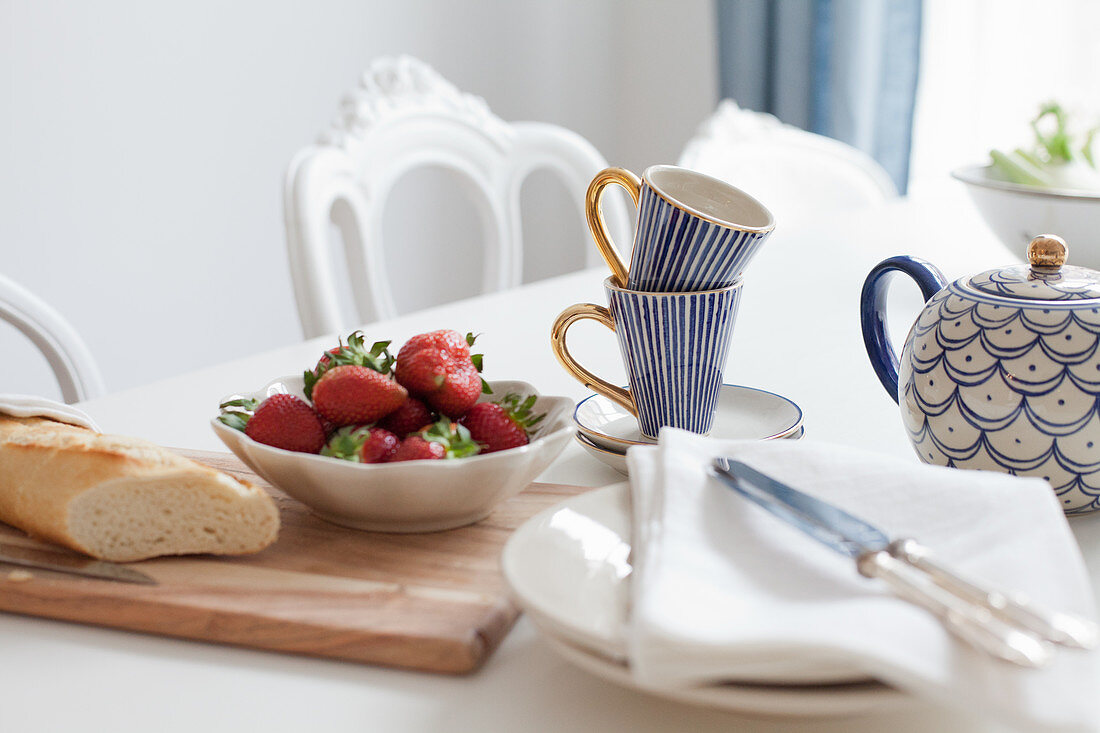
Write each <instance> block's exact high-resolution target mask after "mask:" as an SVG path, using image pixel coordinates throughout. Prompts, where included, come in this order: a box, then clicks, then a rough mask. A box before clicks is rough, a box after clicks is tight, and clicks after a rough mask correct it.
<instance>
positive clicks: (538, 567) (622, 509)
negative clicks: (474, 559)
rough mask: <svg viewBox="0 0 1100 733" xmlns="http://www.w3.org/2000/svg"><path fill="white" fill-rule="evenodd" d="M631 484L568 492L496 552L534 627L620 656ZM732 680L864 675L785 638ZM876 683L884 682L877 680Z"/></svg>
mask: <svg viewBox="0 0 1100 733" xmlns="http://www.w3.org/2000/svg"><path fill="white" fill-rule="evenodd" d="M630 516H631V512H630V485H629V484H628V483H625V482H624V483H620V484H613V485H612V486H608V487H605V488H603V489H597V490H594V491H590V492H588V493H586V494H581V495H579V496H575V497H572V498H570V499H567V500H566V501H563V502H561V503H560V504H558V505H557V506H554V507H551V508H550V509H547V510H546V511H543V512H541V513H540V514H538V515H536V516H534V517H532V518H531V519H529V520H528V521H527V522H525V523H524V524H523V525H522V526H520V527H519V529H517V530H516V531H515V532H514V533H513V534H512V536H511V538H509V540H508V542H507V543H506V544H505V546H504V551H503V553H502V554H501V567H502V569H503V571H504V578H505V581H506V582H507V583H508V586H509V588H510V589H511V591H512V595H513V596H514V597H515V598H516V600H517V602H518V603H519V605H520V606H521V607H522V608H523V610H524V611H526V612H527V614H528V616H529V617H530V618H531V620H532V621H533V622H534V623H535V625H536V626H538V627H539V628H540V629H542V630H543V631H545V632H546V633H548V634H550V635H551V636H554V637H557V638H559V639H560V640H562V641H565V642H568V643H570V644H573V645H574V646H579V647H581V648H583V649H585V650H589V651H592V652H595V653H596V654H598V655H600V656H602V657H604V658H606V659H609V660H612V661H618V662H621V661H623V660H625V659H626V658H627V652H626V646H627V644H626V635H625V628H626V622H627V608H628V603H629V600H630V589H629V581H628V578H629V576H630V573H631V572H632V568H631V565H630ZM730 661H731V662H732V661H735V662H736V668H733V667H732V666H731V669H732V671H731V673H730V674H729V676H728V679H729V680H730V681H731V682H739V683H753V684H770V685H792V684H793V685H807V684H810V685H822V684H831V685H835V684H838V683H851V682H860V683H868V682H870V680H869V678H868V676H867V674H866V673H865V672H863V671H861V670H859V669H856V668H855V667H853V666H852V665H851V663H850V662H849V661H848V659H847V658H843V657H840V658H838V657H837V656H835V655H828V654H826V653H823V652H822V653H819V654H817V655H812V654H810V653H809V652H808V651H807V650H805V649H791V648H790V647H789V646H784V647H783V648H775V649H771V648H769V649H755V650H754V651H753V652H752V653H749V652H745V653H744V655H743V656H742V657H741V658H739V659H737V660H730ZM880 687H881V688H882V689H883V690H891V688H888V687H886V686H885V685H880Z"/></svg>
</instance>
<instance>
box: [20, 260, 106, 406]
mask: <svg viewBox="0 0 1100 733" xmlns="http://www.w3.org/2000/svg"><path fill="white" fill-rule="evenodd" d="M0 319H2V320H4V321H7V322H8V323H10V324H11V325H13V326H15V328H16V329H17V330H19V331H20V332H21V333H23V334H24V335H25V336H26V337H27V338H28V339H30V341H31V343H33V344H34V345H35V346H36V347H38V350H39V351H41V352H42V354H43V356H45V357H46V361H47V362H48V363H49V365H50V368H51V369H53V373H54V376H55V377H56V379H57V383H58V385H59V386H60V387H61V396H62V398H63V399H64V400H65V402H69V403H72V402H79V401H81V400H88V399H92V398H93V397H98V396H100V395H102V394H103V393H104V392H105V391H106V389H105V388H104V385H103V377H102V376H101V375H100V372H99V367H97V366H96V362H95V359H94V358H93V357H92V354H91V352H90V351H89V350H88V347H87V346H86V345H85V344H84V341H83V339H81V338H80V336H79V335H78V334H77V332H76V330H75V329H74V328H73V327H72V325H71V324H70V323H69V322H68V321H66V320H65V319H64V318H63V317H62V316H61V314H60V313H58V312H57V311H56V310H54V309H53V308H51V307H50V306H49V305H48V304H47V303H46V302H45V301H44V300H42V299H41V298H39V297H38V296H36V295H34V294H33V293H31V292H30V291H29V290H27V289H26V288H24V287H22V286H21V285H19V284H18V283H16V282H14V281H12V280H9V279H8V278H6V277H3V276H0ZM5 390H7V391H12V389H11V388H10V387H8V386H7V385H0V391H5Z"/></svg>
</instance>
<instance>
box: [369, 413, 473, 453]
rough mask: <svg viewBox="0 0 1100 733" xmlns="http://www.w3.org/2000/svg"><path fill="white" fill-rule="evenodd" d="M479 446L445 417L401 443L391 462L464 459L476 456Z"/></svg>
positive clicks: (460, 427) (468, 433) (464, 429)
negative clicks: (423, 459)
mask: <svg viewBox="0 0 1100 733" xmlns="http://www.w3.org/2000/svg"><path fill="white" fill-rule="evenodd" d="M480 450H481V446H479V445H478V444H477V443H475V442H474V441H473V440H471V439H470V431H469V430H467V429H466V428H465V427H464V426H462V425H459V424H458V423H456V422H452V421H451V420H450V419H448V418H446V417H441V418H439V421H438V422H436V423H434V424H432V425H429V426H428V427H426V428H424V429H423V430H421V431H420V432H418V433H416V434H415V435H410V436H409V437H407V438H405V439H404V440H403V441H401V445H400V446H399V447H398V448H397V454H396V455H394V457H393V458H391V459H390V460H391V461H415V460H418V459H421V458H465V457H467V456H473V455H477V453H478V452H479V451H480Z"/></svg>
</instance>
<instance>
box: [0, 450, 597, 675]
mask: <svg viewBox="0 0 1100 733" xmlns="http://www.w3.org/2000/svg"><path fill="white" fill-rule="evenodd" d="M179 453H181V454H183V455H186V456H188V457H190V458H193V459H194V460H197V461H200V462H202V463H206V464H208V465H210V466H213V467H214V468H217V469H220V470H222V471H225V472H227V473H230V474H234V475H236V476H238V477H240V478H243V479H246V480H248V481H251V482H253V483H256V484H259V485H261V486H263V487H264V488H265V489H267V491H269V492H270V493H271V495H272V496H273V497H274V498H275V501H276V502H277V504H278V506H279V511H280V513H281V515H282V529H281V530H280V533H279V540H278V541H277V542H276V543H275V544H274V545H272V546H271V547H268V548H267V549H266V550H264V551H263V552H260V553H258V554H255V555H246V556H241V557H233V558H222V557H213V556H209V555H198V556H190V557H171V558H157V559H154V560H146V561H144V562H139V563H132V564H131V567H134V568H136V569H138V570H141V571H142V572H144V573H146V574H148V575H150V576H152V577H153V578H154V579H156V580H157V582H158V583H159V585H156V586H148V585H134V584H131V583H118V582H112V581H104V580H94V579H88V578H81V577H78V576H73V575H63V574H60V573H53V572H50V571H45V570H42V571H40V570H33V571H31V573H32V575H33V577H32V578H31V579H29V580H22V581H20V580H18V578H19V577H20V575H21V574H18V573H17V574H15V575H14V576H12V575H11V570H12V568H9V567H7V566H3V565H0V610H2V611H10V612H15V613H22V614H28V615H31V616H43V617H47V618H54V619H63V620H66V621H77V622H80V623H87V624H95V625H98V626H109V627H113V628H120V629H129V630H132V631H144V632H148V633H153V634H163V635H165V636H174V637H181V638H185V639H198V640H202V641H211V642H217V643H220V644H233V645H237V646H243V647H251V648H255V649H268V650H274V651H280V652H291V653H295V654H307V655H311V656H318V657H329V658H333V659H343V660H349V661H354V662H365V663H369V664H380V665H387V666H394V667H406V668H411V669H419V670H427V671H432V672H447V673H463V672H470V671H472V670H475V669H477V668H478V667H479V666H480V665H481V664H482V663H483V662H484V661H485V660H486V659H487V658H488V656H489V654H491V653H492V651H493V650H494V649H495V648H496V646H497V645H498V644H499V643H500V641H501V640H502V639H503V638H504V635H505V634H507V633H508V630H509V629H510V628H511V626H512V624H513V623H514V622H515V620H516V617H517V615H518V613H519V611H518V609H517V608H516V606H515V605H514V604H513V603H512V602H511V601H510V600H509V598H508V596H507V593H506V591H505V587H504V580H503V578H502V577H501V573H500V564H499V558H500V551H501V548H502V547H503V546H504V542H505V541H506V540H507V539H508V536H509V535H510V534H511V532H512V530H514V529H515V528H516V527H518V526H519V525H520V524H521V523H522V522H523V521H524V520H526V519H527V518H528V517H531V516H533V515H534V514H536V513H538V512H539V511H541V510H543V509H545V508H547V507H549V506H552V505H554V504H556V503H557V502H559V501H561V500H562V499H565V498H567V497H570V496H573V495H575V494H578V493H580V492H583V491H585V490H586V489H584V488H582V487H578V486H559V485H553V484H537V483H536V484H531V485H530V486H529V487H528V488H527V489H525V490H524V491H523V492H521V493H520V494H518V495H517V496H515V497H513V498H512V499H510V500H508V501H506V502H504V503H503V504H501V505H500V506H499V507H498V508H497V510H496V511H494V512H493V513H492V514H491V515H490V516H489V517H487V518H486V519H484V520H482V521H480V522H478V523H477V524H474V525H471V526H469V527H462V528H459V529H454V530H449V531H446V532H434V533H431V534H411V535H400V534H381V533H374V532H361V531H357V530H352V529H345V528H343V527H338V526H336V525H334V524H330V523H328V522H325V521H324V520H321V519H318V518H317V517H315V516H313V515H312V514H311V513H310V511H309V509H308V508H307V507H306V506H305V505H303V504H301V503H299V502H298V501H295V500H294V499H291V498H289V497H288V496H286V495H285V494H283V493H281V492H280V491H279V490H278V489H275V488H273V487H272V486H270V485H269V484H267V483H266V482H264V481H263V480H262V479H260V478H259V477H258V476H256V474H254V473H252V471H251V470H249V469H248V468H247V467H245V466H244V464H242V463H241V462H240V461H238V460H237V458H236V457H235V456H233V455H232V454H229V453H208V452H199V451H179ZM0 541H3V542H11V543H17V544H22V545H26V546H44V545H42V544H41V543H38V542H36V541H34V540H31V539H29V538H28V537H27V536H26V535H25V534H23V533H22V532H21V531H19V530H17V529H14V528H12V527H9V526H8V525H5V524H0ZM50 548H51V549H55V550H56V549H57V548H56V547H54V546H50Z"/></svg>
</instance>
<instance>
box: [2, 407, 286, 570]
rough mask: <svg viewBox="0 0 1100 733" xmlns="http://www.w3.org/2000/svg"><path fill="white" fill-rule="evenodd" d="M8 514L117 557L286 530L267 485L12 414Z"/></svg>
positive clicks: (42, 532) (76, 545)
mask: <svg viewBox="0 0 1100 733" xmlns="http://www.w3.org/2000/svg"><path fill="white" fill-rule="evenodd" d="M0 521H2V522H6V523H7V524H11V525H13V526H15V527H18V528H19V529H22V530H23V531H25V532H27V533H28V534H30V535H32V536H36V537H40V538H43V539H46V540H50V541H52V542H56V543H58V544H61V545H65V546H67V547H71V548H72V549H74V550H78V551H80V552H83V553H86V554H88V555H91V556H93V557H97V558H100V559H103V560H112V561H115V562H128V561H131V560H143V559H146V558H150V557H156V556H159V555H184V554H191V553H213V554H218V555H234V554H243V553H250V552H258V551H260V550H262V549H263V548H265V547H267V546H268V545H270V544H271V543H272V542H274V541H275V537H276V536H277V534H278V532H279V511H278V509H277V508H276V506H275V502H274V501H273V500H272V499H271V497H270V496H268V495H267V493H266V492H264V491H263V489H260V488H259V487H256V486H252V485H251V484H248V483H245V482H243V481H239V480H237V479H235V478H232V477H230V476H227V475H225V474H223V473H220V472H218V471H215V470H214V469H212V468H208V467H206V466H203V465H200V464H198V463H195V462H194V461H190V460H188V459H186V458H183V457H182V456H178V455H176V454H174V453H172V452H171V451H168V450H165V449H164V448H161V447H160V446H157V445H154V444H152V443H148V442H146V441H143V440H138V439H136V438H126V437H122V436H117V435H102V434H100V433H96V432H93V431H91V430H87V429H85V428H79V427H75V426H72V425H66V424H64V423H60V422H55V421H53V420H47V419H43V418H13V417H7V416H4V415H0Z"/></svg>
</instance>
